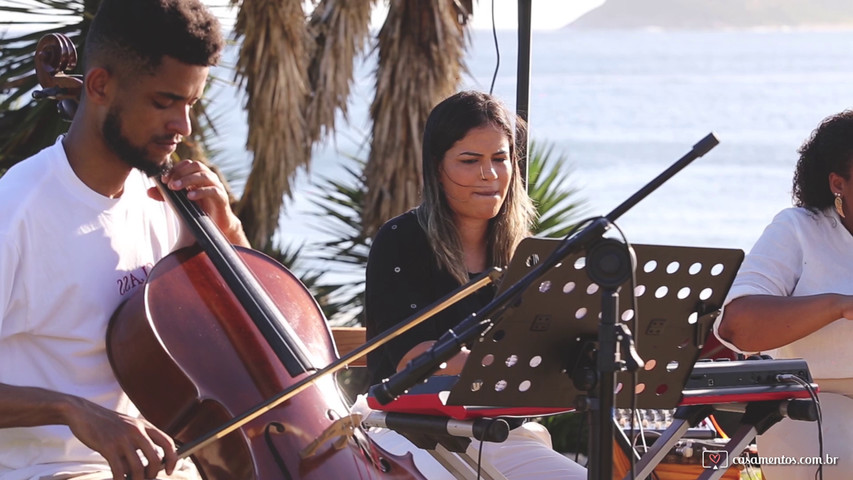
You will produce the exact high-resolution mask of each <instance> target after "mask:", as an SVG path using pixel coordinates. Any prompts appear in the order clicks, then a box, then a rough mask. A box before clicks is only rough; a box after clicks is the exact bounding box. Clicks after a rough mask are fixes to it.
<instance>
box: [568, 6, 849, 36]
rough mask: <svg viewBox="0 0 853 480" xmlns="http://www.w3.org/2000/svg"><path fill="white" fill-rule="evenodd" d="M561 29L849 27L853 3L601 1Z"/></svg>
mask: <svg viewBox="0 0 853 480" xmlns="http://www.w3.org/2000/svg"><path fill="white" fill-rule="evenodd" d="M566 28H571V29H617V28H618V29H638V28H660V29H664V30H680V29H747V28H795V29H805V28H820V29H828V28H853V1H851V0H606V1H605V3H604V4H603V5H602V6H600V7H598V8H596V9H594V10H592V11H590V12H588V13H587V14H585V15H583V16H581V17H580V18H578V19H577V20H575V21H574V22H572V23H571V24H569V25H568V26H567V27H566Z"/></svg>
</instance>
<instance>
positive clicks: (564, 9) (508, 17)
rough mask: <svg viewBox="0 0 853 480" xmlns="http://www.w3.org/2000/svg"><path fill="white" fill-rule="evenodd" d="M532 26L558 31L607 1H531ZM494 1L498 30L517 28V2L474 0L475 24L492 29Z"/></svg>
mask: <svg viewBox="0 0 853 480" xmlns="http://www.w3.org/2000/svg"><path fill="white" fill-rule="evenodd" d="M530 1H531V7H530V8H531V25H532V28H533V29H534V30H555V29H558V28H561V27H564V26H566V25H567V24H569V23H571V22H572V21H574V20H575V19H577V18H578V17H580V16H581V15H583V14H584V13H586V12H588V11H590V10H592V9H593V8H596V7H599V6H601V5H602V4H603V3H604V0H530ZM492 2H494V8H495V26H496V27H497V28H498V30H514V29H516V28H518V1H516V0H475V1H474V15H473V19H472V21H473V27H474V28H477V29H489V28H492V16H491V10H492Z"/></svg>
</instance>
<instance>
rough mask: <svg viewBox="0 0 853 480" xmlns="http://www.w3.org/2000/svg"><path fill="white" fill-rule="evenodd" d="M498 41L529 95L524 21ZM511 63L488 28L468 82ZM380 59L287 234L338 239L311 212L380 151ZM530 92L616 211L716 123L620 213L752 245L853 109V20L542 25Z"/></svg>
mask: <svg viewBox="0 0 853 480" xmlns="http://www.w3.org/2000/svg"><path fill="white" fill-rule="evenodd" d="M497 42H498V48H499V51H500V67H499V70H498V73H497V77H496V80H495V85H494V93H495V94H496V95H498V96H499V97H501V98H502V99H503V100H504V101H505V102H506V103H507V104H508V105H509V106H510V107H511V108H515V98H516V61H517V34H516V32H515V31H512V30H499V31H498V32H497ZM496 61H497V55H496V48H495V44H494V39H493V34H492V32H491V31H490V30H487V29H477V30H474V31H473V32H472V35H471V45H470V48H469V51H468V55H467V57H466V63H467V66H468V69H469V74H468V75H466V76H465V78H464V79H463V84H462V88H474V89H479V90H485V91H488V90H489V88H490V85H491V82H492V75H493V73H494V71H495V68H496ZM374 62H375V59H374V58H372V57H366V58H365V59H363V61H362V63H361V64H360V66H359V68H358V70H357V73H356V82H355V85H354V94H353V95H352V97H351V101H350V105H349V109H350V113H349V116H348V120H347V121H346V122H343V121H342V122H341V123H340V125H341V128H340V129H339V131H338V132H337V133H336V134H335V135H334V136H333V137H330V138H329V139H328V140H327V141H326V142H325V143H324V144H323V145H320V146H318V147H317V148H315V152H314V159H313V163H312V166H311V169H310V171H307V172H302V173H300V175H299V177H300V178H299V180H298V182H297V185H298V187H297V188H296V189H295V192H294V195H293V197H292V198H290V199H288V200H287V202H286V205H285V212H284V214H283V215H282V218H281V231H280V232H279V237H278V240H279V242H281V243H282V244H284V245H288V244H303V243H311V242H317V241H320V240H322V239H323V238H324V234H322V233H320V231H319V228H318V227H319V222H320V219H318V218H317V217H316V216H315V215H312V214H311V212H312V211H315V210H316V207H314V206H313V200H312V199H315V198H316V197H317V195H318V194H320V193H322V192H320V191H319V189H320V186H318V185H322V183H323V182H322V179H323V178H333V179H343V180H346V179H347V178H348V175H347V174H346V172H345V169H346V168H348V167H349V168H354V167H355V165H356V164H355V163H354V161H353V159H352V158H353V157H356V158H362V159H364V158H366V156H367V150H366V148H367V144H366V138H367V135H368V133H369V119H368V108H369V104H370V101H371V100H372V98H373V87H374V85H373V83H372V82H373V80H372V77H371V74H372V72H373V69H374V64H375V63H374ZM216 88H223V89H225V90H226V92H224V93H223V94H217V93H216V92H212V94H211V95H210V98H211V99H212V109H213V111H214V112H221V113H222V114H221V116H220V118H219V119H218V122H219V125H220V135H219V137H218V138H217V144H218V146H219V148H221V149H222V150H223V154H224V157H225V158H228V159H229V162H232V161H233V162H236V163H237V164H241V160H240V158H241V157H244V158H246V160H245V162H243V163H242V164H243V165H245V170H246V171H247V170H248V166H249V164H248V162H249V160H248V158H249V157H248V155H247V154H246V152H245V148H244V145H243V143H244V140H245V122H244V117H243V115H244V113H243V112H242V110H241V109H240V108H239V107H240V105H241V101H242V100H241V97H240V94H239V91H238V90H237V89H235V88H233V87H228V86H226V85H224V84H223V83H219V84H218V85H217V87H216ZM530 89H531V92H530V110H529V120H530V132H531V133H530V136H531V138H532V139H533V140H534V141H537V142H544V143H547V144H549V145H553V147H554V153H555V154H562V155H565V157H566V160H567V161H566V162H564V163H563V165H562V168H564V169H565V170H566V171H568V172H570V178H571V185H570V187H572V188H576V189H578V191H579V192H578V194H577V196H576V198H577V199H578V200H583V201H584V202H585V210H584V212H585V213H586V215H585V216H592V215H605V214H607V213H609V212H610V211H611V210H612V209H614V208H615V207H616V206H618V205H619V204H621V203H622V202H623V201H624V200H626V199H627V198H629V197H630V196H631V195H632V194H633V193H634V192H636V191H637V190H639V189H640V188H642V187H643V186H644V185H646V184H647V183H648V182H649V181H651V180H652V179H653V178H655V177H656V176H657V175H659V174H660V173H661V172H663V171H664V170H665V169H666V168H668V167H669V166H670V165H671V164H672V163H674V162H675V161H676V160H677V159H679V158H681V157H682V156H683V155H685V154H686V153H688V152H689V151H690V149H691V148H692V146H693V145H694V144H695V143H696V142H698V141H699V140H700V139H702V138H703V137H705V136H706V135H707V134H709V133H711V132H714V133H715V134H716V135H717V137H718V138H719V140H720V144H719V145H718V146H717V147H716V148H714V149H712V150H711V151H710V152H709V153H708V154H707V155H705V156H704V157H702V158H699V159H697V160H695V161H694V162H693V163H691V164H690V165H688V166H687V167H686V168H685V169H684V170H682V171H681V172H680V173H678V174H676V175H675V176H674V177H673V178H671V179H670V180H669V181H667V182H666V183H665V184H664V185H662V186H661V187H660V188H659V189H658V190H656V191H655V192H653V193H652V194H651V195H649V196H648V197H647V198H645V199H644V200H642V201H641V202H640V203H639V204H638V205H636V206H635V207H634V208H632V209H631V210H629V211H628V212H627V213H625V214H624V215H623V216H622V217H621V218H619V219H617V222H616V223H617V225H619V227H620V228H621V229H622V230H623V231H624V232H625V235H626V236H627V239H628V240H629V241H630V242H633V243H654V244H666V245H686V246H708V247H725V248H740V249H744V250H747V251H748V249H749V248H750V247H751V245H752V244H753V243H754V241H755V240H756V239H757V238H758V236H759V235H760V234H761V232H762V230H763V228H764V226H765V225H766V224H767V223H768V222H769V221H770V220H771V219H772V217H773V215H774V214H775V213H776V212H778V211H779V210H781V209H783V208H786V207H789V206H790V205H791V197H790V192H791V177H792V172H793V168H794V165H795V163H796V160H797V148H798V147H799V146H800V145H801V144H802V142H803V141H804V140H805V139H806V138H807V137H808V135H809V134H810V132H811V131H812V130H813V129H814V128H815V127H816V126H817V124H818V123H819V122H820V120H821V119H822V118H824V117H826V116H827V115H830V114H833V113H835V112H838V111H840V110H843V109H846V108H849V107H851V106H853V30H836V29H833V30H821V29H784V28H777V29H771V28H762V29H748V30H680V31H662V30H657V29H608V30H594V29H593V30H573V29H571V28H568V29H550V30H534V32H533V47H532V57H531V80H530ZM412 161H413V162H414V161H420V159H412ZM234 187H235V190H237V191H240V188H241V181H240V175H239V174H237V175H235V181H234ZM567 187H568V186H567Z"/></svg>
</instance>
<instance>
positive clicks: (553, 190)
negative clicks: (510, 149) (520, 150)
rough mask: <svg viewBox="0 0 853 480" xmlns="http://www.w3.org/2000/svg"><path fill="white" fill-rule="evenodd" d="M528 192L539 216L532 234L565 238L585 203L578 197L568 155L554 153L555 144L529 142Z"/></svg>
mask: <svg viewBox="0 0 853 480" xmlns="http://www.w3.org/2000/svg"><path fill="white" fill-rule="evenodd" d="M529 158H530V162H529V164H528V175H529V177H530V179H529V184H528V185H529V187H528V195H530V198H531V199H532V200H533V203H534V204H535V205H536V210H537V212H538V216H537V219H536V221H535V223H534V225H533V233H535V234H537V235H540V236H543V237H564V236H566V234H568V233H569V231H570V230H571V229H572V228H573V227H574V222H575V221H576V219H577V218H579V216H580V215H581V214H582V213H583V211H584V209H585V208H586V203H585V202H584V201H583V200H578V199H577V196H578V193H579V192H578V190H577V189H576V188H574V187H572V186H571V182H570V179H569V176H570V173H569V169H568V168H567V165H566V164H567V162H568V157H566V155H564V154H559V155H557V156H556V157H555V156H554V146H553V145H552V144H547V143H545V144H542V143H539V142H536V141H531V142H530V155H529Z"/></svg>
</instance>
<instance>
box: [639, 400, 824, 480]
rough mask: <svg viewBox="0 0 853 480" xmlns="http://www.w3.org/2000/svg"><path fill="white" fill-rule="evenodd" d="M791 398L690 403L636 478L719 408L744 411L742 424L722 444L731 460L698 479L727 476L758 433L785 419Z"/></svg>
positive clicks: (645, 459)
mask: <svg viewBox="0 0 853 480" xmlns="http://www.w3.org/2000/svg"><path fill="white" fill-rule="evenodd" d="M790 401H791V400H771V401H758V402H749V403H739V404H737V403H733V404H723V405H716V406H715V405H688V406H682V407H679V408H678V409H676V411H675V414H674V415H673V420H672V423H671V424H670V426H669V427H668V428H667V429H666V430H665V431H664V432H663V433H662V434H661V436H660V438H658V439H656V440H655V442H654V443H653V444H652V446H651V448H650V449H649V450H648V451H647V452H646V453H645V454H644V455H643V456H642V457H641V458H640V460H639V461H638V462H637V463H636V465H635V468H634V471H635V478H647V477H648V476H649V475H651V474H652V472H653V471H654V469H655V468H656V467H657V466H658V464H659V463H660V462H661V460H663V458H664V457H665V456H666V455H667V454H668V453H669V452H670V451H671V450H672V448H673V447H674V446H675V444H676V443H677V442H678V441H679V440H680V439H681V437H682V436H683V435H684V434H685V433H686V432H687V429H688V428H690V427H693V426H696V425H697V424H698V423H699V422H700V421H702V420H703V419H704V418H706V417H708V415H710V414H712V413H713V411H714V410H715V409H720V410H726V411H729V410H732V411H740V412H743V418H741V421H740V427H738V429H737V431H736V432H735V434H734V435H732V436H731V438H730V439H729V441H728V442H727V443H726V444H725V447H723V446H722V445H721V446H720V450H721V451H725V452H726V454H727V455H728V460H727V462H726V463H725V465H724V467H723V468H710V467H709V468H706V470H704V471H703V473H702V474H701V475H700V476H699V477H698V478H697V480H718V479H719V478H721V477H722V476H723V475H725V473H726V470H728V468H729V467H730V466H731V459H732V458H734V457H737V456H739V455H741V453H743V451H744V450H745V449H746V447H747V445H749V443H750V442H751V441H752V440H753V439H754V438H755V436H756V435H759V434H762V433H764V432H765V431H767V429H768V428H770V427H771V426H773V425H774V424H776V423H777V422H778V421H779V420H782V418H783V414H782V412H784V411H785V407H786V406H787V404H788V402H790ZM797 401H809V402H811V400H803V399H800V400H797ZM623 480H631V474H630V473H628V474H627V475H626V476H625V478H624V479H623Z"/></svg>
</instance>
